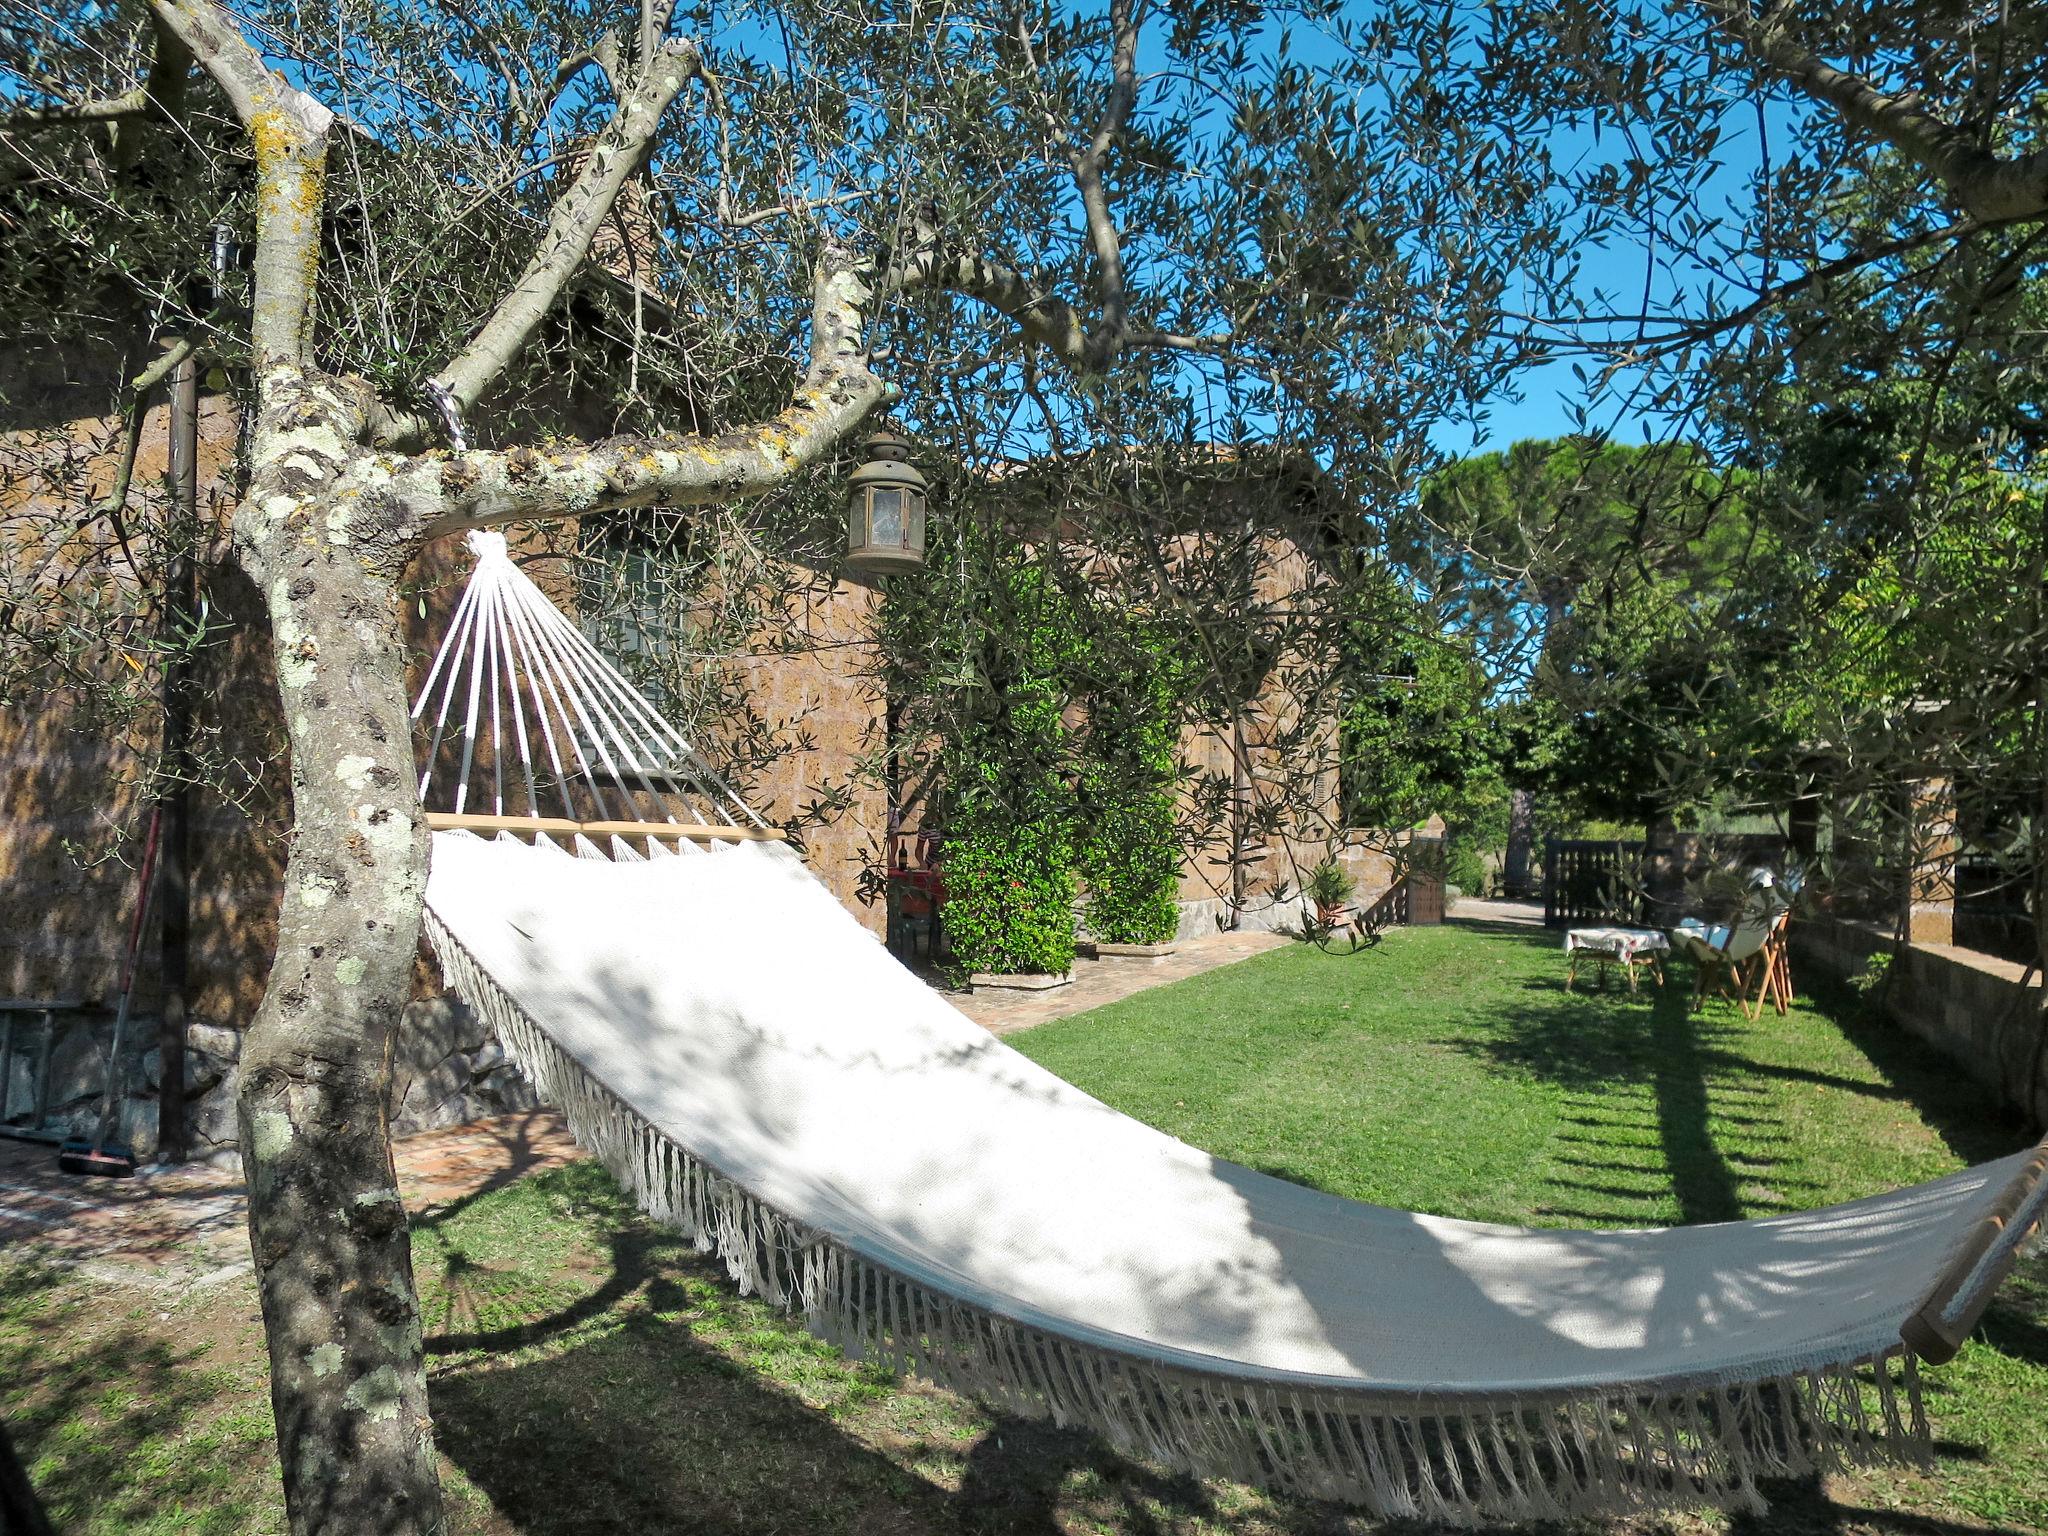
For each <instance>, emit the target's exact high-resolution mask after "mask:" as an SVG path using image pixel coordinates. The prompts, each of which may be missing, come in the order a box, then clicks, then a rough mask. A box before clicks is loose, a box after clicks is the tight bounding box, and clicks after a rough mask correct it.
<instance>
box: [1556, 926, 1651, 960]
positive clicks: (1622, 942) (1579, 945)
mask: <svg viewBox="0 0 2048 1536" xmlns="http://www.w3.org/2000/svg"><path fill="white" fill-rule="evenodd" d="M1564 948H1565V953H1566V954H1570V953H1571V952H1572V951H1574V950H1579V949H1583V950H1585V951H1586V952H1587V953H1589V954H1595V955H1612V956H1614V958H1615V959H1617V960H1629V961H1633V960H1634V959H1635V958H1636V957H1637V956H1639V955H1647V954H1658V953H1662V952H1664V951H1666V950H1669V949H1670V948H1671V941H1670V940H1669V939H1667V938H1665V937H1664V935H1663V934H1662V933H1660V932H1658V931H1657V930H1656V929H1655V928H1573V929H1571V930H1570V931H1569V932H1567V933H1566V934H1565V936H1564Z"/></svg>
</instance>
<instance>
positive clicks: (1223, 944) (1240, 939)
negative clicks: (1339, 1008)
mask: <svg viewBox="0 0 2048 1536" xmlns="http://www.w3.org/2000/svg"><path fill="white" fill-rule="evenodd" d="M1294 942H1295V941H1294V940H1292V939H1290V938H1288V937H1287V936H1286V935H1285V934H1279V933H1251V932H1246V933H1210V934H1204V935H1203V936H1202V937H1201V938H1198V939H1189V940H1188V941H1187V942H1185V943H1183V944H1182V945H1180V946H1179V947H1178V948H1177V949H1175V950H1174V952H1173V953H1172V954H1170V955H1162V956H1160V957H1158V958H1157V959H1149V958H1140V957H1137V956H1131V955H1113V956H1109V957H1107V958H1105V959H1101V960H1085V959H1084V960H1076V961H1075V962H1074V980H1073V983H1072V984H1071V985H1070V986H1064V987H1054V988H1052V989H1051V990H1050V991H1046V992H1018V991H1011V990H1008V989H1005V988H1000V987H977V988H975V990H974V991H972V992H967V993H953V994H950V995H949V996H948V999H947V1000H948V1001H949V1002H951V1003H952V1004H953V1005H954V1006H955V1007H956V1008H958V1009H959V1010H960V1011H961V1012H962V1013H964V1014H966V1015H967V1017H969V1018H970V1019H972V1020H974V1022H975V1023H977V1024H979V1025H981V1026H982V1027H983V1028H984V1029H986V1030H988V1031H989V1033H990V1034H995V1035H1007V1034H1010V1033H1012V1032H1013V1031H1016V1030H1020V1029H1029V1028H1031V1026H1032V1025H1034V1024H1044V1023H1046V1022H1048V1021H1049V1020H1052V1019H1063V1018H1065V1017H1066V1016H1067V1015H1068V1014H1070V1013H1085V1012H1087V1011H1088V1010H1089V1009H1090V1008H1100V1007H1101V1006H1102V1005H1103V1004H1104V1003H1113V1002H1116V1001H1117V1000H1118V999H1119V998H1125V997H1129V996H1130V995H1131V994H1132V993H1133V992H1143V991H1145V990H1146V989H1147V988H1150V987H1160V986H1164V985H1165V984H1166V983H1168V982H1170V981H1181V980H1183V979H1185V978H1186V977H1189V976H1199V975H1201V974H1202V973H1203V972H1204V971H1213V970H1215V969H1216V968H1217V967H1218V966H1224V965H1235V964H1236V963H1237V962H1238V961H1240V960H1249V959H1250V958H1251V957H1252V956H1253V955H1262V954H1264V953H1265V952H1266V951H1267V950H1269V949H1279V948H1281V947H1282V946H1284V945H1287V944H1292V943H1294Z"/></svg>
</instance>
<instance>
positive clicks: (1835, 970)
mask: <svg viewBox="0 0 2048 1536" xmlns="http://www.w3.org/2000/svg"><path fill="white" fill-rule="evenodd" d="M1892 950H1893V940H1892V938H1891V936H1890V935H1889V934H1888V933H1886V932H1885V931H1884V930H1883V929H1882V928H1880V927H1878V926H1877V925H1876V924H1873V923H1854V922H1838V921H1834V920H1832V919H1827V918H1821V919H1815V920H1809V921H1804V922H1795V923H1794V924H1793V925H1792V958H1793V963H1794V965H1795V966H1801V967H1806V968H1808V969H1810V970H1818V971H1822V972H1824V973H1826V974H1828V975H1830V976H1834V977H1838V978H1843V979H1852V978H1854V977H1856V976H1858V975H1861V974H1863V973H1864V971H1865V970H1866V968H1867V967H1868V966H1869V963H1870V960H1871V957H1872V956H1875V955H1884V954H1888V953H1891V952H1892ZM1891 969H1892V976H1891V979H1890V981H1889V983H1888V984H1887V986H1886V989H1885V991H1884V993H1883V994H1882V995H1883V997H1884V1002H1885V1013H1886V1015H1887V1016H1888V1017H1889V1018H1890V1019H1891V1020H1892V1021H1893V1022H1894V1023H1896V1024H1898V1025H1899V1026H1901V1027H1902V1028H1904V1029H1906V1030H1907V1031H1909V1032H1910V1033H1912V1034H1914V1035H1917V1036H1919V1037H1920V1038H1921V1039H1922V1040H1925V1041H1927V1042H1928V1044H1930V1045H1932V1046H1934V1047H1935V1048H1936V1049H1937V1050H1939V1051H1941V1052H1942V1053H1943V1054H1944V1055H1946V1056H1948V1057H1949V1058H1950V1059H1951V1060H1952V1061H1954V1062H1955V1063H1956V1064H1957V1065H1958V1066H1960V1067H1961V1068H1962V1069H1963V1070H1964V1071H1965V1072H1967V1073H1969V1075H1970V1076H1971V1077H1972V1078H1974V1079H1976V1080H1977V1081H1978V1082H1980V1083H1982V1084H1983V1085H1984V1086H1985V1087H1986V1088H1988V1089H1990V1090H1991V1091H1992V1092H1993V1093H1995V1094H1996V1095H1997V1096H1998V1098H1999V1100H2000V1101H2001V1102H2002V1103H2004V1104H2006V1105H2009V1106H2011V1107H2012V1108H2015V1109H2018V1110H2020V1111H2021V1112H2023V1113H2024V1114H2026V1115H2027V1116H2028V1117H2029V1118H2030V1119H2031V1120H2032V1121H2033V1123H2034V1124H2035V1125H2037V1126H2039V1125H2048V1048H2044V1046H2043V1042H2042V1029H2043V1024H2042V1018H2041V1006H2042V1001H2043V996H2042V985H2041V982H2040V980H2039V978H2038V977H2037V978H2036V979H2035V980H2034V981H2033V982H2032V983H2031V984H2030V985H2028V986H2027V987H2026V989H2025V995H2024V997H2023V996H2022V995H2021V978H2022V976H2023V975H2024V972H2025V967H2023V966H2019V965H2015V964H2013V963H2012V962H2011V961H2008V960H2000V959H1998V958H1996V957H1995V956H1992V955H1985V954H1979V953H1978V952H1977V951H1975V950H1970V949H1957V948H1956V947H1955V946H1954V945H1951V944H1911V945H1908V946H1906V947H1905V948H1904V949H1902V950H1899V951H1898V953H1897V955H1896V956H1895V958H1894V959H1893V960H1892V962H1891ZM1794 974H1795V976H1796V975H1797V972H1796V971H1795V973H1794Z"/></svg>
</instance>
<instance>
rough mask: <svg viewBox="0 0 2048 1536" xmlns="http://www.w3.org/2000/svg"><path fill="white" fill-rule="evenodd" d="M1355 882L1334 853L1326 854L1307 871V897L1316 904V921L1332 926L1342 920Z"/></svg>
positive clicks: (1328, 926)
mask: <svg viewBox="0 0 2048 1536" xmlns="http://www.w3.org/2000/svg"><path fill="white" fill-rule="evenodd" d="M1356 888H1357V887H1356V883H1355V882H1354V881H1353V880H1352V878H1351V876H1349V875H1348V874H1346V873H1345V872H1344V866H1343V865H1342V864H1339V863H1338V862H1337V859H1336V855H1334V854H1331V855H1328V856H1326V857H1325V858H1324V859H1323V861H1322V862H1321V863H1320V864H1318V865H1316V867H1315V868H1314V869H1312V870H1310V871H1309V873H1308V897H1309V900H1310V901H1313V902H1314V903H1315V904H1316V922H1317V923H1319V924H1320V925H1321V926H1323V927H1324V928H1334V927H1336V926H1337V925H1338V924H1339V923H1341V922H1342V921H1343V920H1344V908H1345V907H1346V906H1347V905H1348V904H1349V903H1350V901H1351V893H1352V891H1353V890H1355V889H1356Z"/></svg>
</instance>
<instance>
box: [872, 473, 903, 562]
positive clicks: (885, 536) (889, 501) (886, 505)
mask: <svg viewBox="0 0 2048 1536" xmlns="http://www.w3.org/2000/svg"><path fill="white" fill-rule="evenodd" d="M868 542H869V543H870V544H879V545H881V546H883V547H884V548H886V549H901V548H902V547H903V492H902V490H901V489H900V488H899V487H897V486H893V485H878V486H876V487H875V488H874V489H873V490H871V491H869V492H868Z"/></svg>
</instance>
